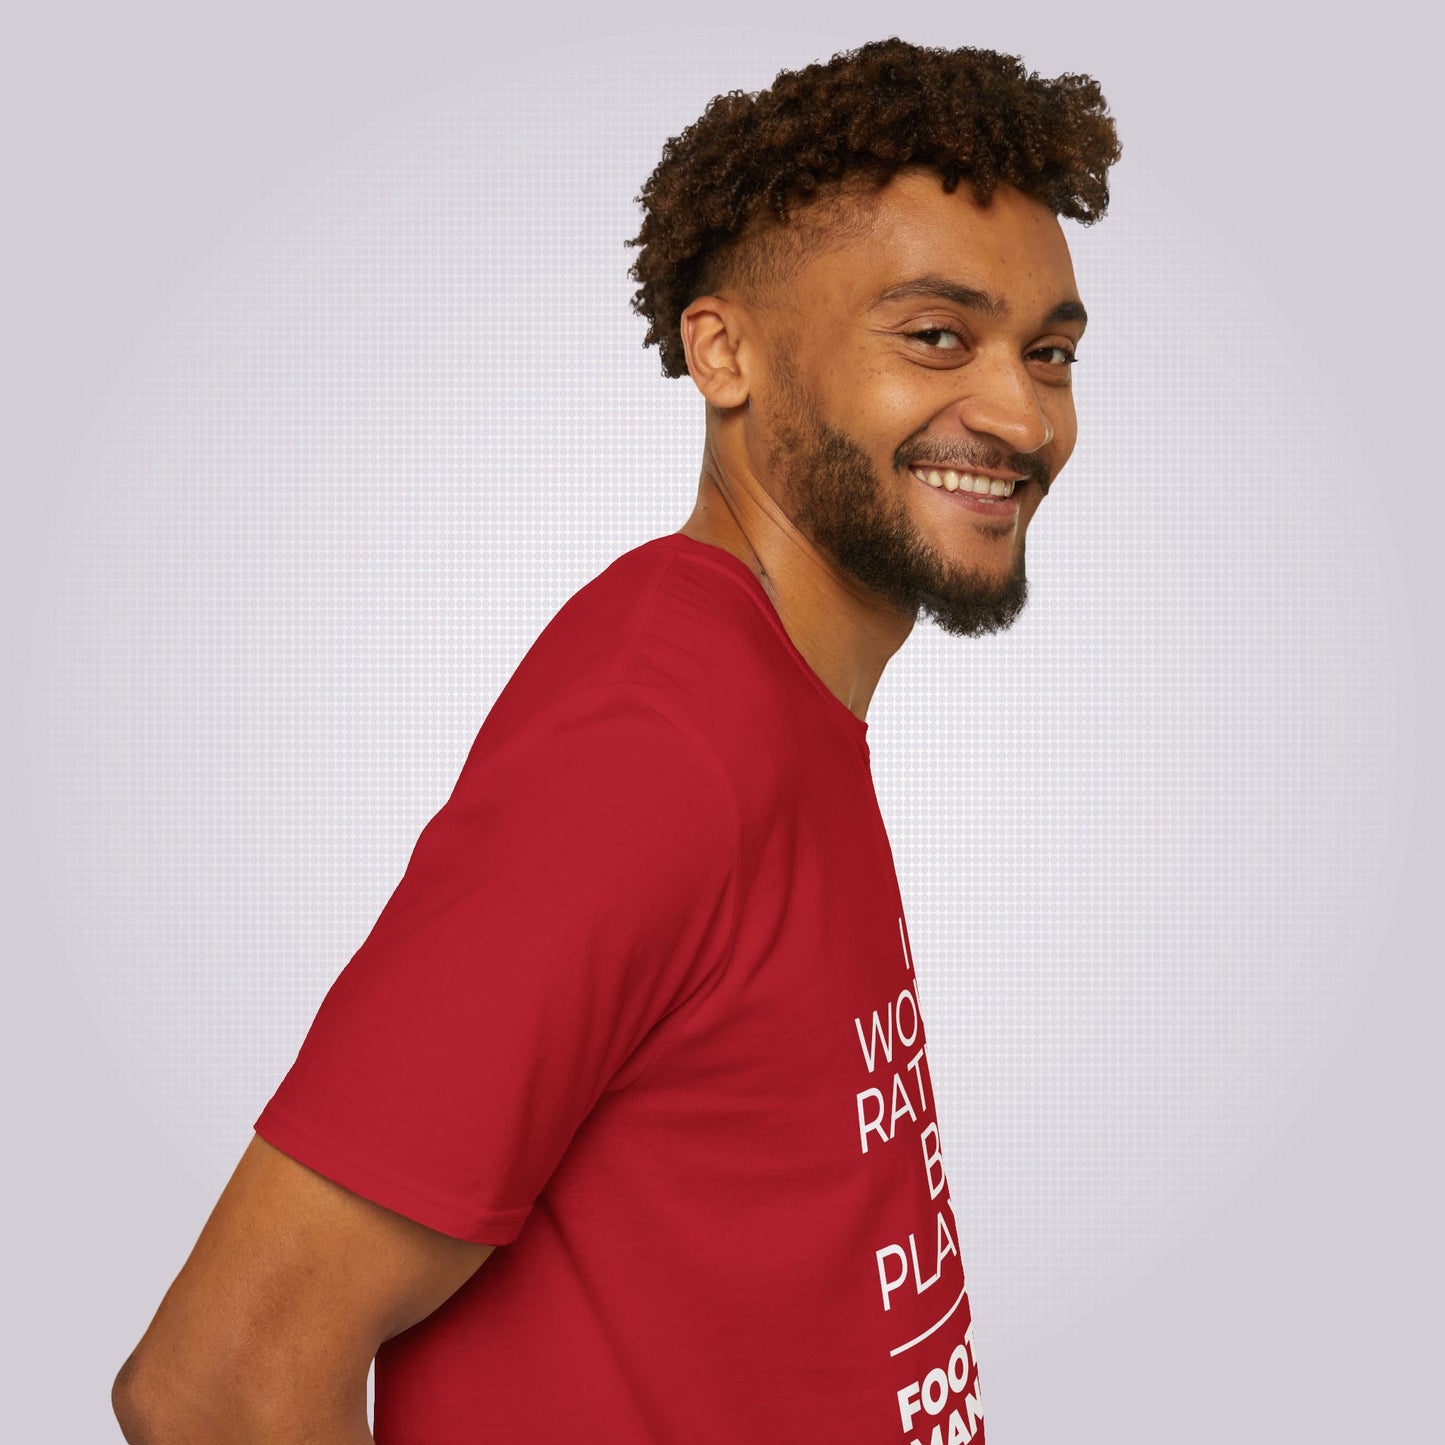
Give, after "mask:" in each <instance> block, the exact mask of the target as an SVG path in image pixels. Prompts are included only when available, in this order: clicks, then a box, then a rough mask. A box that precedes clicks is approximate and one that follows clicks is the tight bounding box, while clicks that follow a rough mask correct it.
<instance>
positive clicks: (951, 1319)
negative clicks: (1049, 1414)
mask: <svg viewBox="0 0 1445 1445" xmlns="http://www.w3.org/2000/svg"><path fill="white" fill-rule="evenodd" d="M898 934H899V939H900V942H901V944H902V949H903V965H904V970H905V974H906V977H905V978H904V980H903V982H902V984H901V986H900V988H899V990H898V992H897V994H896V995H894V996H893V997H891V998H889V999H887V1000H886V1001H885V1002H884V1003H883V1004H881V1005H880V1006H879V1007H878V1008H875V1009H873V1010H872V1013H871V1016H870V1017H869V1018H868V1019H867V1020H865V1019H864V1018H863V1017H861V1016H860V1017H857V1018H855V1019H854V1020H853V1023H854V1027H855V1028H856V1030H857V1033H858V1045H859V1048H860V1049H861V1050H862V1057H863V1064H864V1067H865V1068H866V1069H867V1071H868V1077H869V1083H868V1085H867V1086H866V1087H865V1088H862V1089H859V1090H858V1093H857V1098H856V1101H855V1102H856V1107H857V1115H858V1147H859V1150H860V1152H861V1153H862V1154H863V1155H865V1156H868V1157H871V1158H876V1157H878V1155H879V1154H880V1152H887V1153H889V1154H891V1153H893V1152H894V1151H896V1150H899V1149H903V1150H909V1151H912V1152H913V1153H914V1157H915V1158H916V1159H917V1160H918V1163H919V1166H920V1167H921V1168H922V1170H923V1174H924V1178H925V1180H926V1181H927V1184H928V1199H929V1203H930V1206H931V1210H930V1212H929V1214H928V1215H926V1216H925V1217H924V1218H921V1219H915V1220H910V1221H904V1222H903V1223H901V1224H900V1226H899V1229H898V1237H896V1238H893V1239H889V1240H886V1241H883V1242H881V1243H879V1244H878V1246H877V1247H876V1249H875V1251H874V1262H875V1265H876V1268H877V1275H878V1290H879V1304H880V1307H881V1309H882V1310H883V1312H884V1313H885V1314H887V1315H889V1316H891V1317H893V1318H897V1319H900V1320H911V1321H913V1324H914V1328H912V1329H911V1330H909V1329H907V1328H906V1327H905V1328H904V1329H901V1330H900V1334H903V1335H906V1336H911V1337H905V1338H900V1339H899V1341H898V1342H897V1344H896V1345H895V1346H894V1347H893V1349H891V1350H890V1351H889V1355H890V1357H895V1358H897V1357H903V1358H906V1359H908V1360H910V1361H912V1362H916V1368H917V1371H918V1373H917V1375H916V1377H915V1378H914V1379H912V1380H911V1381H909V1383H907V1384H906V1385H904V1386H903V1387H902V1388H900V1389H899V1390H898V1412H899V1418H900V1423H901V1426H902V1432H903V1434H904V1436H905V1437H906V1438H907V1440H908V1445H970V1442H972V1441H974V1440H976V1439H979V1438H980V1437H981V1432H980V1429H979V1427H980V1425H981V1423H982V1420H983V1401H982V1397H981V1395H980V1391H979V1384H978V1371H977V1361H976V1360H975V1358H974V1354H973V1325H972V1322H971V1321H970V1322H969V1323H968V1325H967V1327H966V1328H965V1329H964V1330H963V1332H962V1334H961V1335H960V1334H959V1333H958V1326H959V1325H960V1324H962V1323H963V1320H964V1319H966V1318H967V1317H968V1309H967V1306H966V1304H965V1303H964V1302H965V1300H966V1298H967V1291H966V1290H965V1288H964V1283H963V1264H962V1260H961V1258H960V1256H959V1249H958V1238H957V1220H956V1219H955V1217H954V1213H953V1203H952V1200H951V1198H950V1196H949V1191H948V1178H947V1175H946V1174H945V1172H944V1167H943V1149H942V1145H941V1142H940V1139H939V1133H938V1121H937V1118H936V1117H930V1116H931V1115H932V1114H933V1106H932V1098H931V1095H932V1088H931V1081H930V1079H929V1074H928V1059H927V1053H926V1045H925V1041H924V1037H923V1022H922V1018H921V1015H920V1013H919V1009H918V994H917V989H916V978H915V975H914V973H913V964H912V959H911V958H910V956H909V952H908V936H907V932H906V930H905V928H904V924H903V919H902V918H901V917H900V918H899V920H898ZM909 1224H911V1226H912V1227H911V1228H905V1227H904V1226H905V1225H909ZM930 1305H931V1306H933V1308H932V1309H930V1308H929V1306H930ZM960 1306H963V1313H962V1315H961V1316H959V1317H958V1318H955V1316H958V1312H959V1308H960ZM919 1321H927V1322H926V1323H925V1324H923V1325H921V1326H920V1325H919Z"/></svg>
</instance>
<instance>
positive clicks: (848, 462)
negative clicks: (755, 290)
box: [768, 358, 1029, 637]
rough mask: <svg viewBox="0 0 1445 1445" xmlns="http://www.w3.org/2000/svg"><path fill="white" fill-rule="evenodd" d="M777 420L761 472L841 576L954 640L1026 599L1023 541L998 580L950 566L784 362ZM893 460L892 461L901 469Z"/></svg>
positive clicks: (1009, 618) (981, 630)
mask: <svg viewBox="0 0 1445 1445" xmlns="http://www.w3.org/2000/svg"><path fill="white" fill-rule="evenodd" d="M777 381H778V394H779V397H780V400H781V407H780V409H779V414H778V417H777V420H776V422H775V424H774V428H773V442H772V446H771V448H770V450H769V455H768V467H769V471H770V473H771V476H772V477H773V478H776V479H777V481H778V482H779V483H781V485H782V487H783V488H784V489H785V490H784V497H783V498H779V500H780V501H783V500H784V499H786V503H787V509H788V510H789V515H790V516H791V518H792V521H793V523H794V525H795V526H797V527H798V528H799V529H800V530H801V531H802V532H803V533H804V534H805V535H806V536H807V537H808V538H809V540H810V541H812V543H813V544H814V545H815V546H817V547H818V548H820V549H821V550H822V551H823V552H824V553H826V554H827V555H828V556H829V557H831V558H832V560H833V561H834V563H836V565H837V566H838V567H840V568H841V569H842V570H843V571H845V572H847V573H849V574H851V575H852V576H853V577H855V578H856V579H857V580H858V581H859V582H861V583H862V584H863V586H865V587H867V588H869V589H870V590H871V591H873V592H876V593H877V594H878V595H879V596H880V597H882V598H884V599H885V600H886V601H887V602H889V603H890V604H891V605H892V606H893V607H895V608H897V609H898V611H899V612H901V613H902V614H903V615H904V616H906V617H909V618H912V619H913V620H914V621H917V619H918V617H919V615H920V614H923V615H926V616H928V617H930V618H932V619H933V621H934V622H935V623H937V624H938V626H939V627H940V628H942V629H943V631H945V632H949V633H952V634H954V635H955V636H959V637H978V636H982V635H984V634H987V633H990V632H1001V631H1003V629H1004V628H1006V627H1009V626H1011V625H1012V623H1013V621H1014V619H1015V618H1016V617H1017V616H1018V615H1019V613H1020V612H1021V611H1022V610H1023V607H1024V603H1025V602H1026V601H1027V600H1028V592H1029V585H1028V578H1027V576H1026V575H1025V573H1024V543H1023V538H1022V537H1021V538H1020V539H1019V546H1018V560H1017V562H1016V563H1015V565H1014V568H1013V570H1012V572H1011V573H1010V574H1009V575H1008V576H1007V577H1005V578H1003V579H1002V580H1000V579H999V578H997V577H996V576H992V575H990V574H988V573H985V572H982V571H979V570H976V569H972V568H966V567H960V566H956V565H955V564H953V563H951V562H949V561H948V559H947V558H946V557H944V556H943V555H942V554H941V553H940V552H939V551H938V549H937V548H936V547H933V546H932V545H930V544H929V542H928V541H927V539H926V538H925V537H924V536H923V535H922V533H921V532H920V531H919V529H918V528H917V526H915V524H914V522H913V520H912V518H911V516H910V515H909V511H908V507H907V504H906V503H905V502H904V501H903V499H902V498H901V497H896V496H892V495H890V492H889V489H888V486H887V484H886V482H885V481H883V480H882V479H880V478H879V476H878V474H877V472H876V471H875V470H874V467H873V463H872V460H871V459H870V458H869V456H868V453H867V452H866V451H864V450H863V448H862V447H860V446H859V445H858V444H857V442H855V441H853V439H852V438H851V437H849V436H848V435H847V434H846V433H844V432H841V431H838V430H836V429H835V428H833V427H830V426H829V425H828V424H827V423H826V422H824V420H823V419H822V417H821V416H820V415H819V414H818V409H817V407H816V405H815V404H814V402H813V398H812V396H811V395H809V393H808V392H807V390H806V389H805V388H804V387H803V385H802V383H801V380H800V379H799V377H798V375H797V373H796V372H795V371H794V370H793V369H792V367H791V365H790V364H789V363H788V362H787V361H786V359H785V358H784V359H781V364H780V365H779V366H778V368H777ZM901 460H902V459H901V458H900V459H899V461H900V464H901Z"/></svg>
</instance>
